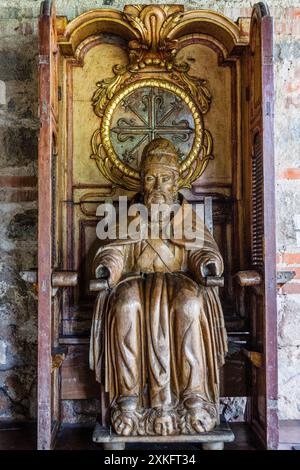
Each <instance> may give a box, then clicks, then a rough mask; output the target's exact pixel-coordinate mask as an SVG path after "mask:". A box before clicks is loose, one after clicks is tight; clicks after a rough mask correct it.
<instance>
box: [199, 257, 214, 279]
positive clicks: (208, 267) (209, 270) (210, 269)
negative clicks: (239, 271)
mask: <svg viewBox="0 0 300 470" xmlns="http://www.w3.org/2000/svg"><path fill="white" fill-rule="evenodd" d="M200 270H201V276H202V277H207V276H218V275H219V273H218V267H217V264H216V263H215V261H214V260H211V259H209V260H207V261H206V262H204V263H203V264H202V266H201V268H200Z"/></svg>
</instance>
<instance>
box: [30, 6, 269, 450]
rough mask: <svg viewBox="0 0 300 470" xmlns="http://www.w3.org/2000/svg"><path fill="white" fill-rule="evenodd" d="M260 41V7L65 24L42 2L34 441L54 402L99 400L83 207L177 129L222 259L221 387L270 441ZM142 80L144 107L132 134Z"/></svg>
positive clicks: (89, 222)
mask: <svg viewBox="0 0 300 470" xmlns="http://www.w3.org/2000/svg"><path fill="white" fill-rule="evenodd" d="M272 39H273V21H272V18H271V17H270V15H269V12H268V9H267V7H266V6H265V5H264V4H263V3H258V4H256V5H255V6H254V8H253V12H252V17H251V18H240V19H239V20H238V21H237V22H236V23H234V22H233V21H231V20H230V19H229V18H226V17H225V16H223V15H221V14H219V13H216V12H214V11H209V10H186V11H185V10H184V8H183V6H178V5H173V6H172V5H168V6H154V5H149V6H126V7H125V8H124V11H118V10H113V9H98V10H91V11H88V12H86V13H84V14H82V15H80V16H79V17H77V18H75V19H73V20H72V21H70V22H68V20H67V18H65V17H60V16H56V13H55V8H54V6H53V5H52V4H51V2H48V1H45V2H43V3H42V6H41V15H40V20H39V89H40V102H39V109H40V123H41V130H40V140H39V264H38V285H39V327H38V328H39V332H38V334H39V339H38V353H39V354H38V357H39V359H38V384H39V385H38V447H39V449H51V448H53V447H54V445H55V437H56V434H57V431H58V430H59V428H60V425H61V424H62V421H63V420H62V413H61V409H62V402H63V400H88V399H94V398H98V399H99V400H100V402H101V405H100V406H101V407H102V410H104V408H105V396H104V395H103V394H102V395H101V393H100V389H99V386H98V385H97V384H96V382H95V380H94V377H93V374H92V372H91V371H90V370H89V366H88V349H89V334H90V325H91V315H92V305H93V301H94V298H95V294H94V293H93V292H91V291H90V289H89V280H90V278H91V260H92V257H93V254H94V251H95V248H96V245H97V240H96V233H95V227H96V224H97V221H98V220H97V217H96V208H97V206H98V205H99V204H100V203H101V202H104V201H114V200H116V199H117V197H118V196H119V195H127V196H128V197H132V196H133V195H134V194H135V192H136V190H137V186H136V177H135V176H136V168H137V167H136V165H137V164H138V155H139V154H140V151H141V149H142V147H143V145H145V143H146V142H147V139H149V138H151V135H154V134H155V133H158V134H159V135H162V134H164V135H166V134H167V135H169V136H172V135H175V136H177V139H178V140H177V144H178V148H179V150H180V152H181V153H182V164H183V166H184V165H185V168H184V169H185V171H184V172H183V176H182V177H183V178H186V181H185V183H186V184H185V189H183V192H184V196H185V197H186V198H187V199H188V201H190V202H191V203H193V204H203V202H204V201H205V203H206V207H207V205H208V209H207V211H206V214H212V216H211V221H210V225H211V227H212V226H213V229H214V236H215V238H216V240H217V243H218V245H219V247H220V248H221V251H222V255H223V257H224V260H225V266H226V268H225V273H224V279H225V282H224V287H222V288H221V289H220V293H221V298H222V303H223V309H224V312H225V320H226V327H227V331H228V337H229V354H228V357H227V361H226V365H225V366H224V368H223V370H222V377H221V379H222V380H221V382H222V387H221V396H222V397H235V396H238V397H247V413H246V416H245V420H246V422H247V425H248V426H251V428H252V429H253V430H254V432H255V433H256V434H257V436H258V438H259V440H260V442H261V444H262V446H263V447H265V448H269V449H275V448H276V447H277V443H278V417H277V360H276V357H277V341H276V338H277V332H276V315H277V312H276V270H275V254H276V253H275V218H274V157H273V56H272V54H273V50H272V48H273V43H272ZM145 90H146V91H147V93H148V95H147V96H148V97H149V102H148V105H149V106H148V108H149V109H150V104H151V103H152V104H151V106H152V108H151V109H152V111H151V113H152V114H151V113H150V114H151V115H150V114H147V116H146V115H145V116H143V119H144V121H145V122H144V124H143V125H142V124H140V125H139V126H136V128H135V127H134V124H133V123H134V119H133V118H134V115H135V112H136V111H137V106H138V105H139V103H140V102H142V101H143V100H145V97H144V96H145ZM150 95H151V96H150ZM147 99H148V98H147ZM163 100H164V102H165V109H163V107H162V106H160V108H159V106H158V107H157V108H155V106H156V105H155V103H156V104H157V103H158V102H160V103H161V102H162V101H163ZM150 102H151V103H150ZM145 112H146V111H145ZM147 112H148V111H147ZM155 113H156V114H155ZM159 113H160V114H159ZM168 113H169V114H168ZM170 113H171V114H170ZM172 113H173V114H172ZM155 115H156V117H157V116H158V118H157V119H158V120H156V121H155V122H156V123H159V122H160V125H156V124H155V123H154V121H153V119H154V117H155ZM151 116H152V118H153V119H152V118H151ZM143 119H142V120H143ZM151 119H152V121H151ZM143 126H144V127H143ZM141 127H143V129H142V131H141ZM159 127H160V128H159ZM143 136H144V137H143ZM145 136H146V137H145ZM143 138H144V141H143V142H141V141H142V140H143ZM191 168H192V169H193V171H190V169H191ZM210 204H211V208H212V209H211V211H209V206H210ZM206 221H207V220H206ZM102 414H104V413H102ZM103 419H104V417H103Z"/></svg>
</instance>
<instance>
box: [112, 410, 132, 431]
mask: <svg viewBox="0 0 300 470" xmlns="http://www.w3.org/2000/svg"><path fill="white" fill-rule="evenodd" d="M114 428H115V431H116V433H117V434H119V435H120V436H131V435H132V434H133V431H134V420H133V419H132V418H131V417H130V416H128V415H127V414H126V413H122V412H120V414H119V416H118V417H117V418H116V420H115V422H114Z"/></svg>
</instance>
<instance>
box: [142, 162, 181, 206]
mask: <svg viewBox="0 0 300 470" xmlns="http://www.w3.org/2000/svg"><path fill="white" fill-rule="evenodd" d="M143 189H144V203H145V205H146V206H147V207H148V208H150V206H151V204H169V205H171V204H173V203H174V202H175V200H176V198H177V192H178V186H177V176H176V172H175V171H173V170H170V169H168V167H166V166H165V165H159V164H156V165H151V166H150V167H149V168H147V170H146V171H145V174H144V179H143Z"/></svg>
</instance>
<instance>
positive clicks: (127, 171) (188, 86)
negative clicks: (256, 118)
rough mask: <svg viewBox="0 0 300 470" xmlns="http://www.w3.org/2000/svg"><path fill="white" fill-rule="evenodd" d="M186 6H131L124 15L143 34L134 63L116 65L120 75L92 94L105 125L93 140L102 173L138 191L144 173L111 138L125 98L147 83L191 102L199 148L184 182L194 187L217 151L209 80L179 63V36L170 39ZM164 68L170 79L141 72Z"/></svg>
mask: <svg viewBox="0 0 300 470" xmlns="http://www.w3.org/2000/svg"><path fill="white" fill-rule="evenodd" d="M183 11H184V8H183V6H182V5H157V6H155V5H147V6H145V7H143V6H141V5H128V6H126V7H125V8H124V13H123V17H124V19H125V20H126V21H127V22H128V23H130V25H131V26H132V27H133V28H134V29H135V30H136V31H137V33H138V37H139V38H138V39H135V40H132V41H130V42H129V44H128V46H129V64H128V65H126V66H124V65H122V66H120V65H116V66H115V67H114V68H113V72H114V76H113V77H109V78H106V79H104V80H102V81H100V82H98V83H97V90H96V91H95V92H94V95H93V97H92V103H93V107H94V111H95V113H96V115H97V116H99V117H100V118H101V121H100V128H99V129H97V130H96V131H95V132H94V134H93V136H92V140H91V144H92V151H93V154H92V155H91V158H93V159H95V160H96V163H97V166H98V168H99V170H100V172H101V173H102V174H103V175H104V176H105V177H106V178H107V179H108V180H109V181H111V182H112V183H113V184H114V185H116V186H120V187H123V188H126V189H129V190H133V191H136V190H138V189H139V186H140V174H139V172H138V171H135V170H134V169H133V168H131V167H129V166H128V165H126V164H125V163H124V162H123V161H121V160H120V158H119V157H118V156H117V155H116V153H115V151H114V149H113V146H112V143H111V139H110V128H111V118H112V115H113V112H114V111H115V109H116V106H117V103H119V102H120V99H123V98H125V97H126V95H127V94H129V93H131V92H132V91H133V90H135V89H137V88H139V87H142V86H150V87H160V88H163V89H166V90H170V91H172V92H174V93H175V94H177V95H178V96H180V97H181V99H183V100H184V101H185V103H186V104H187V105H188V106H189V107H190V112H191V114H192V116H193V119H194V123H195V139H194V143H193V147H192V149H191V151H190V153H189V155H188V156H187V158H185V159H184V161H183V162H182V163H181V168H180V187H186V188H189V187H191V184H192V182H193V181H195V180H196V179H197V178H199V177H200V176H201V175H202V173H203V172H204V170H205V168H206V167H207V165H208V162H209V160H210V159H212V158H213V156H212V137H211V134H210V133H209V131H208V130H205V129H204V123H203V115H204V114H205V113H207V112H208V110H209V108H210V103H211V100H212V97H211V94H210V92H209V90H208V88H207V84H206V81H205V80H202V79H199V78H196V77H193V76H191V75H189V74H188V70H189V65H188V64H187V63H180V64H179V63H176V53H177V47H178V43H177V40H174V39H172V40H171V39H170V37H172V31H173V29H174V28H175V27H176V25H177V24H178V22H179V21H180V20H181V17H182V14H183ZM146 68H147V72H149V73H150V77H151V71H152V70H156V71H157V68H160V69H162V71H164V73H170V75H169V77H170V79H169V80H168V79H166V80H159V79H155V78H149V79H145V78H141V79H140V80H137V79H136V78H137V77H138V76H137V75H136V74H137V73H138V72H140V71H142V70H144V69H146Z"/></svg>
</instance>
